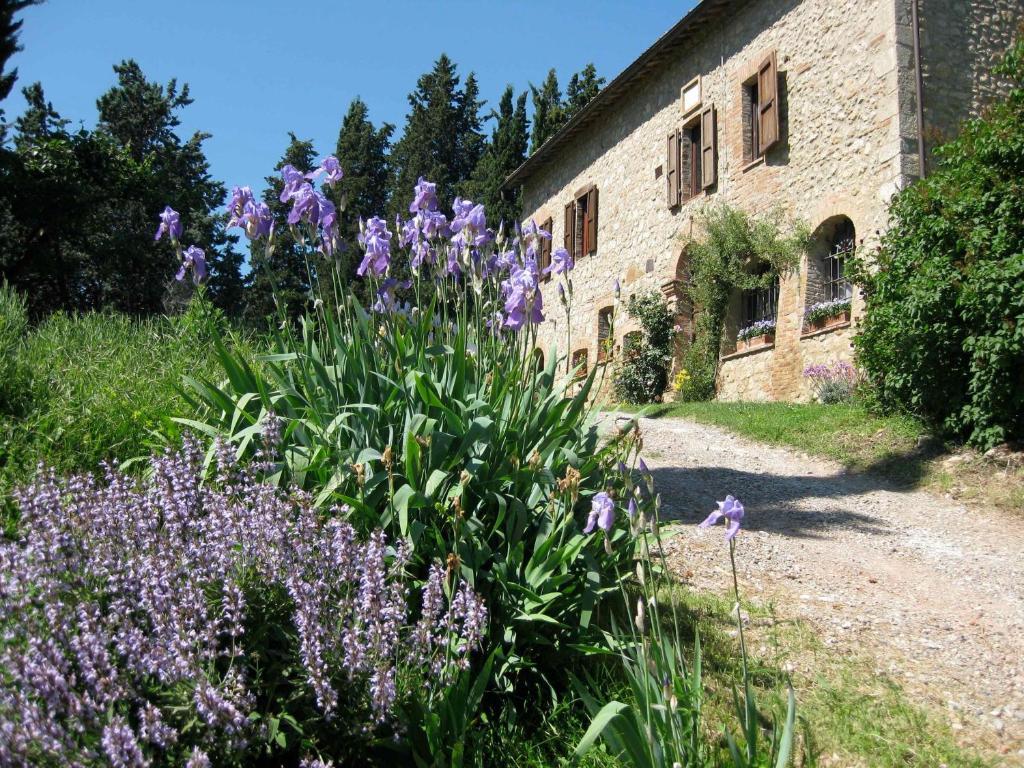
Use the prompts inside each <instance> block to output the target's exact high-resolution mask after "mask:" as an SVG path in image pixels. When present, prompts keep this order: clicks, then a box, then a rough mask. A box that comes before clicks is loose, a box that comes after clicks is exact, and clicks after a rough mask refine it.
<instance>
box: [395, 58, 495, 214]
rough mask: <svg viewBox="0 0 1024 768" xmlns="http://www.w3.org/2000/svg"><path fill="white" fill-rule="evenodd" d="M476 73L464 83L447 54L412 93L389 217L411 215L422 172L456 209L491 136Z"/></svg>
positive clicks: (444, 201) (398, 146) (398, 148)
mask: <svg viewBox="0 0 1024 768" xmlns="http://www.w3.org/2000/svg"><path fill="white" fill-rule="evenodd" d="M482 105H483V102H481V101H480V99H479V88H478V86H477V82H476V77H475V76H474V75H473V74H472V73H470V74H469V76H468V77H467V78H466V84H465V86H464V87H463V88H461V89H460V88H459V76H458V73H457V72H456V66H455V64H454V62H452V60H451V59H449V58H448V56H446V55H445V54H441V56H440V58H438V60H437V61H436V62H435V63H434V68H433V69H432V70H431V71H430V72H428V73H426V74H424V75H422V76H421V77H420V78H419V80H418V81H417V83H416V90H415V91H413V92H412V93H410V94H409V106H410V108H411V109H410V112H409V116H408V119H407V121H406V125H405V131H404V132H403V133H402V138H401V139H400V140H399V141H398V143H397V144H396V145H395V149H394V152H393V153H392V158H391V164H392V168H393V173H392V176H391V179H392V183H391V195H390V198H391V199H390V211H391V214H392V215H391V216H389V217H388V219H389V221H393V220H394V215H395V214H401V215H406V216H407V215H408V203H409V200H411V199H412V194H413V187H414V186H415V185H416V181H417V179H418V178H419V177H420V176H424V177H426V178H427V179H429V180H430V181H432V182H434V183H435V184H437V193H438V201H439V203H440V205H441V207H442V209H444V210H447V209H450V207H451V204H452V201H453V200H454V199H455V196H456V194H459V193H460V192H462V191H463V190H464V188H465V185H466V182H467V180H468V179H469V178H470V176H471V175H472V173H473V170H474V169H475V168H476V165H477V162H478V161H479V159H480V156H481V154H482V153H483V150H484V146H485V142H484V137H483V133H482V131H481V129H480V117H479V110H480V107H481V106H482Z"/></svg>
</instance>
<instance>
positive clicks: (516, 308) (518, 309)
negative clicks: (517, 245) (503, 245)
mask: <svg viewBox="0 0 1024 768" xmlns="http://www.w3.org/2000/svg"><path fill="white" fill-rule="evenodd" d="M538 277H539V275H538V273H537V263H536V262H535V261H533V260H532V259H527V260H526V263H525V264H524V265H523V266H518V265H516V266H513V267H512V274H511V275H510V276H509V278H508V279H507V280H505V281H504V282H503V283H502V291H503V293H504V295H505V325H506V326H508V327H509V328H514V329H519V328H522V327H523V325H524V324H526V323H535V324H539V323H542V322H544V311H543V310H544V296H543V294H541V292H540V291H539V290H537V280H538Z"/></svg>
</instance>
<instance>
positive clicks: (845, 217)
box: [505, 0, 1024, 400]
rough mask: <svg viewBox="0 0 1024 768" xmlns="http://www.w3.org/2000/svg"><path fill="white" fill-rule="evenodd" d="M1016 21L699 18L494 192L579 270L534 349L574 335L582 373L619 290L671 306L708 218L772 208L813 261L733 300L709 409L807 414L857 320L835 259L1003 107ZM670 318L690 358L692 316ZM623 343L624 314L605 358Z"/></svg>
mask: <svg viewBox="0 0 1024 768" xmlns="http://www.w3.org/2000/svg"><path fill="white" fill-rule="evenodd" d="M1022 18H1024V0H703V2H700V3H698V5H697V6H696V7H695V8H694V9H693V10H692V11H691V12H690V13H688V14H687V15H686V16H685V17H684V18H683V19H682V20H680V21H679V22H678V23H677V24H676V25H675V26H673V27H672V28H671V29H670V30H669V31H668V32H667V33H665V34H664V35H663V36H662V37H661V38H660V39H659V40H658V41H657V42H655V43H654V44H653V45H652V46H651V47H650V48H649V49H648V50H647V51H645V52H644V53H643V54H642V55H641V56H640V57H639V58H638V59H637V60H636V61H635V62H633V63H632V64H631V65H629V67H627V68H626V69H625V70H624V71H623V72H622V73H621V74H619V75H618V76H617V77H616V78H615V79H614V80H612V81H611V82H610V83H609V84H608V85H607V86H606V87H605V88H604V90H603V91H601V92H600V94H599V95H598V96H597V97H595V98H594V99H593V100H592V101H591V102H590V104H588V105H587V106H586V107H585V108H584V109H583V110H581V111H580V112H579V113H577V114H576V115H575V116H574V117H573V118H572V119H571V120H570V121H569V122H568V123H567V124H566V125H565V126H564V127H563V128H562V129H561V130H560V131H559V132H558V133H557V134H555V135H554V136H552V137H551V138H550V139H549V140H548V141H547V142H545V143H544V145H543V146H541V147H540V148H539V149H538V150H537V151H536V152H535V153H534V154H533V155H532V156H531V157H530V158H529V159H528V160H527V161H526V162H525V163H524V164H523V165H522V166H521V167H520V168H518V169H517V170H516V171H515V172H514V173H513V174H512V175H511V176H509V178H508V180H507V181H506V185H505V186H506V188H514V187H520V186H521V187H522V191H523V212H524V219H526V220H529V219H533V220H534V221H535V222H537V224H539V225H544V226H546V228H548V229H549V231H551V232H552V235H553V237H552V242H553V244H554V245H555V247H557V246H560V245H564V246H565V247H567V248H569V249H570V251H571V252H573V253H574V255H575V256H576V268H575V270H574V272H573V282H574V286H575V301H574V307H573V314H572V318H571V328H567V327H566V325H567V321H566V318H565V315H564V313H563V312H561V311H560V307H559V302H558V297H557V295H556V293H555V290H556V284H555V282H554V281H548V282H546V283H545V284H544V285H543V289H542V290H543V292H544V302H545V307H546V308H547V316H548V318H549V319H548V320H547V321H546V322H545V323H544V325H543V326H542V328H541V330H540V335H539V346H540V347H541V349H542V350H544V351H545V352H546V351H547V350H548V349H549V347H550V345H552V344H556V345H557V346H558V348H559V349H560V350H562V351H563V352H564V350H565V348H566V339H567V334H566V332H567V331H571V335H570V336H569V337H568V338H571V348H572V349H571V352H572V356H573V359H574V360H576V361H580V362H583V361H586V362H588V363H589V364H591V365H592V364H593V362H594V361H595V360H597V359H598V356H599V354H602V350H603V349H604V348H605V346H606V344H605V343H601V342H604V340H605V338H606V337H607V336H608V334H609V323H608V318H609V317H610V313H611V311H612V308H613V305H614V300H613V283H614V281H615V280H616V279H618V280H619V281H620V282H621V285H622V294H623V299H625V298H626V297H627V296H628V295H629V294H630V293H634V292H641V291H649V290H658V291H663V292H664V294H665V295H666V297H668V298H669V299H670V300H672V301H673V306H676V303H675V299H676V298H677V297H679V296H680V295H681V294H682V291H681V286H682V285H683V284H684V283H685V281H686V280H687V275H688V272H687V258H686V246H687V243H688V241H690V240H691V239H692V238H694V237H695V236H698V235H699V232H698V231H697V228H698V222H699V216H698V215H697V214H698V211H699V210H700V209H701V207H702V206H704V205H706V204H713V203H719V202H721V203H726V204H728V205H730V206H732V207H735V208H739V209H742V210H744V211H746V212H748V213H751V214H755V215H757V214H762V213H765V212H767V211H769V210H772V209H775V208H781V209H782V210H783V211H784V212H785V214H786V215H787V216H788V217H790V218H791V219H793V220H796V219H799V220H802V221H803V222H805V223H806V224H807V225H809V226H810V228H811V229H812V230H813V241H812V247H811V248H810V250H809V253H807V255H806V256H805V257H804V259H803V263H802V264H801V265H800V268H799V270H796V271H794V272H793V273H791V274H787V275H783V276H782V277H781V280H780V282H779V283H778V284H777V285H776V286H775V287H773V288H769V289H766V290H764V291H757V292H749V293H748V294H745V295H737V296H735V297H734V298H733V301H732V306H731V309H730V312H729V316H728V318H727V321H726V331H725V338H723V340H722V355H721V362H720V365H719V374H718V396H719V398H721V399H728V400H739V399H749V400H766V399H770V400H776V399H778V400H794V399H806V398H807V397H808V396H809V391H808V386H807V383H806V382H805V381H804V379H803V376H802V371H803V369H804V368H805V367H806V366H807V365H809V364H813V363H820V362H829V361H833V360H849V359H850V358H851V357H852V348H851V339H852V336H853V332H854V329H855V327H856V324H857V321H858V317H859V315H860V313H861V301H860V297H859V296H858V295H857V292H856V291H855V290H853V289H852V288H851V287H850V286H849V285H848V283H847V282H846V280H845V277H844V265H845V261H844V260H845V256H846V254H848V253H849V251H850V249H851V248H853V247H854V245H856V246H857V247H865V248H871V247H873V245H874V244H876V243H877V242H878V238H879V234H880V233H881V231H882V230H883V228H884V227H885V226H886V221H887V213H886V211H887V204H888V202H889V200H890V198H891V197H892V195H893V194H894V193H895V192H896V191H897V190H898V189H900V188H902V187H903V186H905V185H906V184H908V183H910V182H911V181H912V180H913V179H915V178H916V177H917V176H918V175H919V173H921V172H922V162H921V160H922V157H923V158H924V161H925V169H926V168H927V162H928V154H929V152H930V151H931V149H932V148H933V147H934V146H935V145H936V144H937V143H939V142H941V141H942V140H944V139H946V138H949V137H952V136H954V135H955V134H956V132H957V127H958V125H959V124H960V122H961V121H963V120H964V119H966V118H968V117H970V116H972V115H975V114H977V113H978V111H979V110H980V108H982V107H983V105H984V104H985V103H986V102H987V101H989V100H990V99H991V98H992V97H993V96H994V95H995V94H996V93H998V92H999V90H1000V88H1001V85H1002V84H1000V83H998V82H996V81H995V80H994V79H993V78H992V76H991V75H990V70H991V68H992V66H993V65H994V64H995V63H996V62H997V61H998V60H999V59H1000V57H1001V55H1002V54H1003V52H1005V50H1006V49H1007V47H1008V46H1009V44H1010V42H1011V40H1012V39H1013V37H1014V35H1015V34H1016V33H1017V30H1018V29H1019V25H1020V23H1021V19H1022ZM919 126H920V128H919ZM542 256H543V257H545V258H550V249H547V252H546V253H545V254H542ZM843 297H849V298H850V299H851V301H852V312H851V316H850V319H847V320H844V319H843V317H842V316H840V317H839V318H837V319H835V320H833V321H832V322H833V324H832V325H831V326H830V327H827V328H820V329H814V328H812V327H810V326H809V325H808V324H807V323H806V322H805V318H804V312H805V309H806V308H807V307H809V306H810V305H812V304H815V303H817V302H821V301H827V300H831V299H836V298H843ZM678 309H679V312H680V316H679V324H680V326H681V327H682V329H683V330H682V333H681V336H682V337H683V338H684V339H685V337H686V336H687V335H688V334H690V333H692V320H693V318H692V310H691V308H689V307H687V306H686V304H685V302H680V303H679V304H678ZM759 320H769V321H771V320H774V321H775V323H776V327H775V335H774V339H773V340H771V339H769V338H763V339H761V340H760V341H761V342H762V343H761V344H760V345H759V346H752V345H750V344H737V334H738V332H739V331H740V330H741V329H742V328H743V327H745V326H748V325H750V324H752V323H754V322H756V321H759ZM635 330H636V328H635V327H633V326H632V325H631V321H629V319H628V318H627V317H626V315H625V313H624V312H618V313H617V314H616V322H615V327H614V331H613V332H614V336H615V338H614V339H612V340H611V341H612V342H613V344H614V345H615V346H617V347H620V348H621V346H622V344H623V342H624V341H626V342H627V343H628V338H627V337H628V334H630V333H631V332H633V331H635ZM599 339H600V340H601V342H599ZM684 343H685V342H684Z"/></svg>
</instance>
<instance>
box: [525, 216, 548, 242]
mask: <svg viewBox="0 0 1024 768" xmlns="http://www.w3.org/2000/svg"><path fill="white" fill-rule="evenodd" d="M518 232H519V233H520V234H521V235H522V238H523V240H525V241H526V242H530V241H532V240H538V239H544V240H550V239H551V233H550V232H548V231H547V230H546V229H541V228H540V227H538V226H537V222H535V221H534V220H533V219H530V220H529V221H528V222H526V224H524V225H523V226H522V228H521V229H519V230H518Z"/></svg>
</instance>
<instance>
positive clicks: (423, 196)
mask: <svg viewBox="0 0 1024 768" xmlns="http://www.w3.org/2000/svg"><path fill="white" fill-rule="evenodd" d="M436 210H437V184H433V183H431V182H429V181H427V180H426V179H424V178H423V177H422V176H420V179H419V181H418V182H416V196H415V197H414V198H413V201H412V203H410V204H409V213H416V212H417V211H436Z"/></svg>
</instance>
